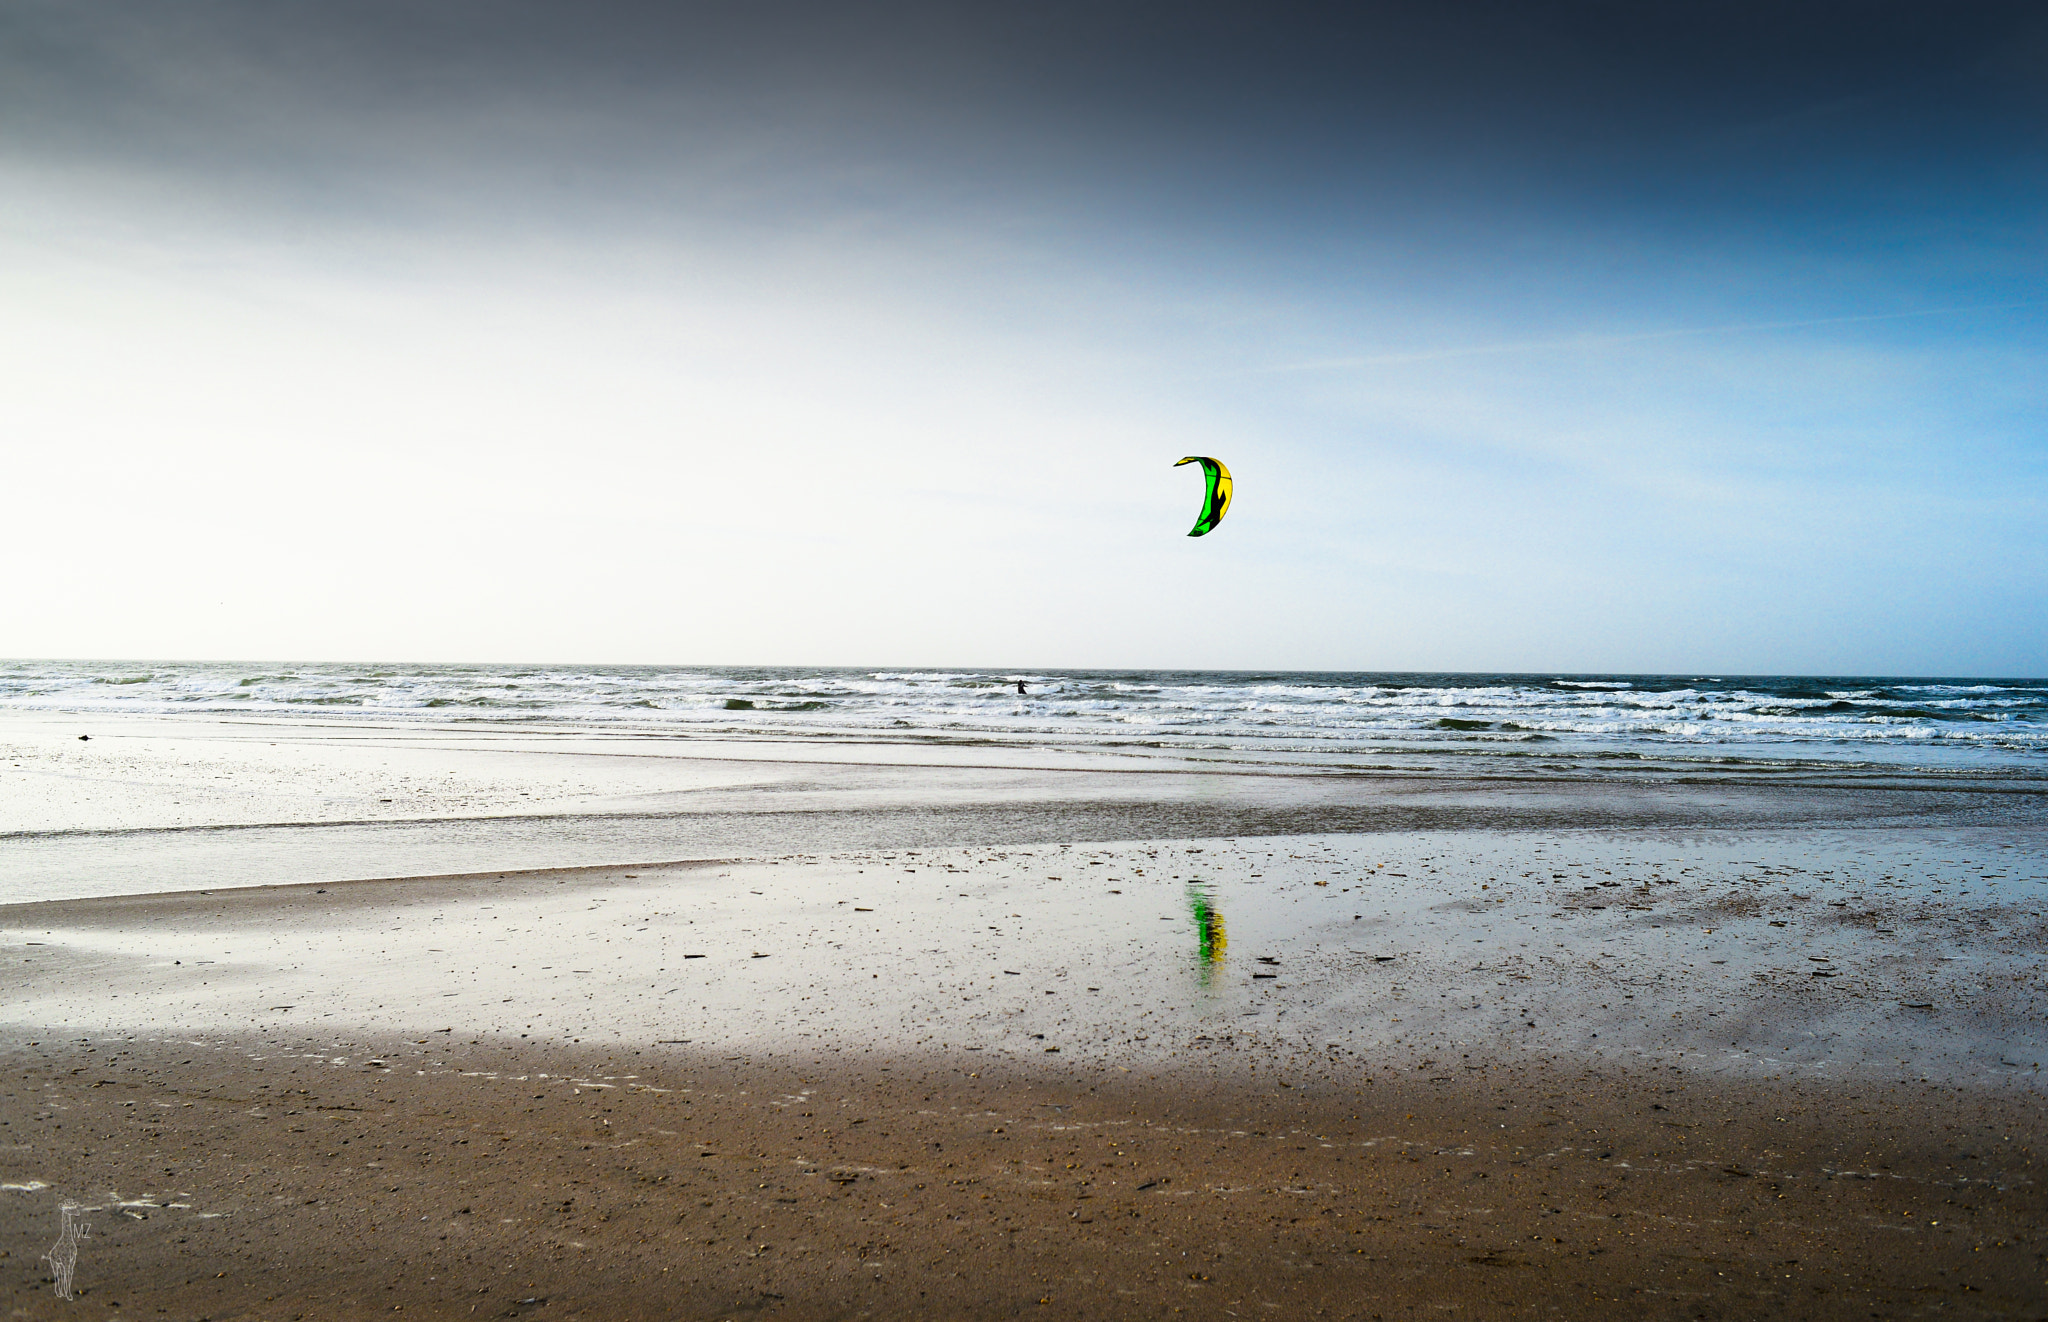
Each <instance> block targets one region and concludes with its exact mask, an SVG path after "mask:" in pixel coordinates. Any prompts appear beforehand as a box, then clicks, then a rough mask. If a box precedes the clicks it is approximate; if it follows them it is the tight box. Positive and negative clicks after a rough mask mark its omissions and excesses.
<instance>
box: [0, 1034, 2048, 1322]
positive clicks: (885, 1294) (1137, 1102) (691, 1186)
mask: <svg viewBox="0 0 2048 1322" xmlns="http://www.w3.org/2000/svg"><path fill="white" fill-rule="evenodd" d="M309 1046H313V1047H316V1048H317V1049H315V1050H307V1048H308V1047H309ZM330 1052H334V1054H329V1053H330ZM373 1052H374V1053H375V1054H372V1053H373ZM962 1064H964V1062H948V1061H945V1060H942V1059H935V1058H933V1057H931V1056H928V1055H922V1054H919V1055H910V1056H896V1057H886V1056H875V1057H870V1058H867V1059H865V1060H864V1061H863V1062H862V1063H861V1064H859V1065H857V1066H850V1065H848V1064H847V1063H846V1062H844V1061H843V1060H842V1061H828V1062H819V1061H815V1060H804V1059H800V1058H794V1057H784V1056H781V1055H775V1056H766V1055H763V1056H759V1057H741V1058H739V1059H729V1058H714V1057H712V1056H710V1055H709V1054H708V1053H692V1052H689V1051H680V1052H678V1051H669V1052H657V1051H654V1050H652V1049H646V1048H642V1049H638V1050H622V1051H600V1050H596V1049H592V1048H560V1047H558V1048H553V1049H538V1048H532V1047H520V1046H516V1045H512V1044H507V1043H502V1042H478V1043H477V1044H475V1045H472V1044H470V1043H469V1042H467V1041H464V1042H458V1043H447V1044H444V1043H442V1042H435V1041H431V1040H430V1041H428V1042H426V1043H419V1042H405V1041H397V1042H393V1043H391V1044H389V1045H387V1046H382V1047H374V1046H372V1045H371V1044H370V1043H367V1042H365V1043H360V1044H358V1045H357V1046H356V1047H354V1048H352V1049H351V1050H350V1052H349V1054H346V1055H344V1054H340V1053H339V1052H335V1051H334V1048H333V1045H332V1044H331V1043H327V1044H320V1043H308V1042H305V1041H298V1042H293V1041H289V1040H272V1041H269V1042H265V1043H256V1042H253V1041H243V1042H232V1043H227V1042H209V1043H207V1044H205V1045H198V1046H194V1045H182V1044H174V1043H165V1042H148V1041H137V1040H127V1041H118V1042H117V1041H110V1040H102V1041H96V1042H94V1043H91V1044H81V1043H69V1044H65V1045H63V1046H61V1047H58V1046H55V1045H53V1044H44V1045H42V1046H39V1047H26V1046H23V1047H18V1048H16V1049H15V1050H12V1051H10V1052H8V1053H7V1055H6V1057H5V1058H4V1061H0V1069H4V1074H0V1077H4V1079H5V1081H6V1083H5V1088H6V1092H7V1093H8V1094H9V1096H8V1097H7V1098H6V1105H7V1108H8V1109H7V1113H6V1118H7V1120H8V1122H9V1129H10V1130H11V1131H12V1133H13V1134H14V1135H16V1136H17V1137H18V1138H20V1139H26V1140H27V1143H26V1144H25V1145H17V1146H13V1147H11V1148H10V1149H9V1151H8V1157H7V1169H6V1180H7V1181H8V1182H9V1183H10V1184H24V1183H32V1182H33V1180H32V1179H24V1177H25V1176H27V1175H28V1173H29V1172H28V1169H27V1168H29V1167H33V1168H35V1169H36V1170H39V1171H41V1172H42V1173H43V1175H45V1176H48V1175H50V1174H52V1173H53V1172H56V1171H61V1172H62V1173H61V1174H59V1175H58V1178H59V1179H63V1178H64V1176H65V1175H69V1176H70V1177H71V1182H72V1183H73V1184H74V1185H76V1184H80V1183H83V1181H84V1177H83V1176H82V1175H80V1174H79V1172H83V1171H85V1170H91V1171H92V1173H93V1186H92V1187H93V1188H94V1189H95V1190H98V1191H99V1192H98V1193H97V1196H96V1197H95V1198H93V1199H92V1200H91V1201H93V1202H95V1203H96V1204H97V1205H98V1206H99V1208H100V1210H99V1211H97V1212H94V1213H92V1214H91V1218H90V1219H91V1222H92V1226H93V1229H92V1235H91V1237H90V1238H88V1239H86V1240H84V1241H82V1242H81V1247H80V1255H79V1262H78V1269H77V1282H78V1288H79V1289H80V1290H81V1291H82V1293H81V1295H80V1298H79V1300H78V1301H76V1302H73V1303H66V1302H65V1301H62V1300H59V1299H57V1298H56V1297H55V1295H54V1294H53V1293H51V1292H50V1286H49V1285H48V1284H47V1283H46V1278H47V1271H46V1270H42V1269H41V1264H38V1263H35V1262H34V1261H33V1259H34V1256H35V1255H37V1254H39V1253H41V1252H43V1251H45V1250H47V1248H48V1247H49V1242H50V1241H52V1240H53V1239H54V1238H55V1227H56V1216H55V1209H54V1202H53V1201H52V1199H51V1194H50V1191H40V1192H39V1193H37V1194H34V1195H23V1194H20V1193H9V1194H7V1195H5V1196H6V1197H8V1198H9V1199H10V1200H17V1201H15V1202H13V1203H11V1204H10V1214H9V1215H8V1216H7V1218H6V1221H5V1223H4V1227H0V1251H4V1252H5V1253H6V1255H7V1256H6V1258H4V1259H0V1271H4V1272H5V1274H6V1278H7V1279H8V1280H9V1285H10V1297H11V1302H12V1303H13V1305H14V1308H15V1312H14V1314H13V1315H14V1316H17V1317H30V1318H45V1317H47V1318H57V1317H74V1316H78V1315H79V1310H80V1309H81V1308H83V1309H86V1310H88V1311H90V1312H92V1313H94V1314H98V1315H105V1316H116V1315H130V1316H134V1315H140V1316H158V1315H167V1316H175V1317H186V1318H195V1317H207V1318H215V1319H225V1318H234V1317H262V1318H327V1317H368V1316H371V1315H376V1316H390V1315H392V1314H393V1313H398V1312H403V1313H404V1314H406V1315H412V1316H418V1315H425V1316H430V1317H450V1318H457V1317H572V1316H581V1317H592V1318H650V1319H652V1318H664V1319H666V1318H678V1317H685V1318H726V1317H755V1316H765V1317H799V1318H811V1317H820V1318H822V1317H877V1318H881V1317H906V1316H910V1317H1013V1316H1018V1315H1024V1316H1031V1317H1088V1318H1107V1317H1132V1316H1161V1317H1173V1316H1205V1317H1255V1316H1272V1317H1292V1316H1330V1317H1358V1318H1372V1317H1389V1318H1391V1317H1403V1316H1411V1315H1428V1314H1435V1313H1442V1312H1451V1313H1453V1314H1455V1315H1459V1316H1478V1317H1509V1316H1524V1315H1529V1316H1546V1317H1641V1316H1656V1317H1666V1316H1668V1317H1679V1316H1683V1317H1709V1318H1752V1317H1765V1316H1770V1317H1856V1318H1864V1317H1870V1316H1878V1317H1918V1316H1936V1315H1939V1316H1962V1317H2031V1316H2037V1315H2038V1312H2039V1308H2040V1303H2041V1300H2042V1297H2043V1295H2042V1290H2043V1286H2042V1279H2043V1262H2042V1256H2041V1255H2042V1249H2043V1242H2042V1237H2041V1230H2040V1227H2041V1225H2042V1224H2043V1212H2044V1207H2043V1201H2044V1200H2043V1198H2042V1195H2041V1191H2040V1188H2039V1185H2038V1183H2037V1179H2038V1172H2037V1165H2038V1161H2037V1154H2038V1153H2039V1152H2040V1144H2041V1141H2042V1139H2043V1137H2044V1135H2043V1133H2042V1126H2041V1125H2040V1120H2039V1110H2038V1107H2037V1106H2036V1105H2035V1104H2034V1102H2033V1100H2032V1099H2031V1098H2028V1097H2022V1096H2017V1095H1999V1096H1992V1095H1984V1094H1981V1093H1970V1092H1967V1091H1958V1090H1956V1089H1953V1088H1948V1087H1936V1086H1933V1085H1923V1086H1918V1087H1907V1088H1900V1087H1892V1086H1883V1085H1871V1086H1868V1087H1862V1088H1858V1087H1845V1086H1842V1085H1825V1084H1811V1083H1805V1082H1800V1083H1791V1084H1774V1085H1770V1086H1768V1087H1763V1086H1756V1085H1744V1084H1729V1083H1725V1082H1716V1081H1713V1080H1706V1079H1700V1078H1697V1077H1695V1076H1692V1075H1690V1074H1688V1073H1686V1072H1682V1071H1662V1070H1658V1071H1643V1072H1640V1073H1638V1072H1635V1071H1614V1070H1608V1071H1579V1072H1568V1071H1562V1070H1555V1069H1541V1068H1534V1067H1531V1068H1523V1069H1517V1070H1514V1071H1511V1072H1510V1071H1498V1070H1487V1071H1473V1072H1466V1071H1458V1072H1456V1073H1455V1074H1454V1075H1453V1076H1452V1077H1449V1078H1442V1079H1429V1078H1426V1077H1416V1076H1406V1075H1399V1074H1396V1073H1394V1072H1389V1071H1384V1070H1375V1071H1371V1072H1370V1073H1366V1072H1362V1071H1356V1070H1352V1069H1348V1068H1341V1067H1325V1066H1322V1065H1319V1064H1311V1063H1303V1064H1301V1065H1299V1066H1297V1067H1296V1068H1293V1069H1288V1070H1282V1071H1279V1072H1277V1073H1275V1074H1274V1075H1273V1076H1271V1077H1264V1076H1263V1075H1262V1076H1261V1077H1260V1078H1258V1079H1256V1080H1254V1079H1253V1078H1252V1077H1251V1076H1250V1075H1249V1073H1248V1072H1243V1071H1237V1070H1232V1069H1229V1068H1220V1069H1219V1068H1213V1067H1212V1065H1211V1063H1209V1062H1189V1063H1183V1064H1179V1065H1175V1066H1172V1067H1168V1068H1162V1069H1160V1070H1157V1071H1154V1072H1151V1073H1148V1074H1145V1075H1123V1074H1118V1073H1114V1072H1112V1073H1109V1074H1104V1073H1103V1072H1101V1071H1099V1070H1097V1069H1093V1068H1088V1067H1085V1066H1081V1067H1076V1066H1074V1065H1066V1066H1047V1065H1044V1064H1040V1063H1036V1062H1033V1063H1031V1064H1030V1065H1028V1066H1026V1065H1024V1064H1023V1063H1021V1062H1014V1061H1001V1062H998V1063H997V1066H996V1067H995V1068H988V1069H978V1070H969V1069H964V1068H962V1067H961V1066H962ZM31 1154H32V1155H31ZM24 1198H32V1200H33V1202H34V1203H35V1204H36V1205H37V1206H38V1207H39V1209H40V1210H41V1212H42V1214H39V1215H37V1216H34V1217H32V1218H31V1217H28V1216H25V1215H23V1214H22V1211H21V1209H20V1203H19V1200H22V1199H24ZM116 1307H118V1310H119V1312H118V1313H116V1312H115V1311H114V1310H115V1309H116Z"/></svg>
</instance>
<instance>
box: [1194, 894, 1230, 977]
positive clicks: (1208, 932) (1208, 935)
mask: <svg viewBox="0 0 2048 1322" xmlns="http://www.w3.org/2000/svg"><path fill="white" fill-rule="evenodd" d="M1188 909H1189V911H1190V912H1191V913H1193V914H1194V917H1195V940H1196V943H1197V945H1196V954H1197V958H1198V959H1199V960H1200V962H1201V966H1202V972H1203V973H1204V974H1206V973H1207V972H1208V971H1209V969H1210V967H1211V966H1212V965H1216V964H1221V963H1222V962H1223V947H1224V946H1226V945H1228V944H1230V938H1229V937H1227V936H1226V935H1224V932H1223V911H1222V910H1220V909H1218V908H1216V907H1215V906H1214V905H1212V904H1210V903H1209V897H1208V896H1206V895H1204V894H1202V892H1200V891H1198V890H1190V891H1189V892H1188Z"/></svg>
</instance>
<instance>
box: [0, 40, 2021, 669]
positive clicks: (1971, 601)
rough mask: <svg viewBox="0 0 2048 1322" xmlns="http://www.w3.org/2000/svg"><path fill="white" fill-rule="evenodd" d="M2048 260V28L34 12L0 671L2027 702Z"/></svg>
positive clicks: (24, 119)
mask: <svg viewBox="0 0 2048 1322" xmlns="http://www.w3.org/2000/svg"><path fill="white" fill-rule="evenodd" d="M2044 239H2048V9H2044V8H2043V7H2041V6H2039V5H2038V4H2031V3H2012V4H1997V3H1983V4H1977V3H1969V2H1968V0H1942V2H1940V3H1915V4H1897V3H1884V2H1882V0H1866V2H1863V3H1799V2H1798V0H1777V2H1776V3H1768V4H1763V3H1758V4H1752V3H1743V2H1742V0H1732V2H1715V3H1680V2H1673V3H1662V4H1656V5H1643V4H1640V3H1545V4H1530V3H1526V0H1513V2H1511V3H1497V4H1496V3H1455V2H1449V0H1434V2H1432V3H1413V4H1374V3H1354V4H1343V5H1305V4H1285V3H1260V4H1256V5H1254V4H1205V3H1200V2H1199V0H1195V2H1189V0H1183V2H1181V3H1173V4H1167V3H1128V2H1122V0H1091V2H1090V3H1086V4H1082V3H1065V2H1064V0H1054V2H1051V3H1033V4H1030V5H1022V4H1012V5H998V4H972V3H959V4H938V3H931V4H923V3H893V2H889V0H884V2H882V3H873V4H847V3H845V2H844V0H836V2H834V3H812V2H810V0H804V2H801V3H784V2H782V0H726V2H723V3H704V4H692V3H666V4H652V3H649V4H633V3H615V2H612V0H578V3H576V4H567V3H556V4H539V3H530V2H529V0H488V2H486V0H431V2H424V3H423V2H421V0H407V2H405V3H379V2H377V0H364V2H361V3H347V4H317V3H310V2H307V3H286V2H283V0H261V2H257V0H247V2H243V0H234V2H223V3H209V2H207V0H189V2H181V0H147V2H146V3H145V2H142V0H137V2H135V3H97V2H95V0H0V383H4V389H0V454H4V462H5V464H6V471H7V475H8V480H7V482H6V485H5V488H4V490H5V491H6V493H7V497H8V499H7V501H6V511H7V515H6V529H7V533H8V543H9V557H8V559H9V564H10V570H11V572H9V573H8V574H6V575H5V577H4V580H0V655H7V656H15V657H107V658H137V659H174V658H236V659H281V660H282V659H291V660H417V661H428V660H438V661H449V660H471V661H523V662H542V661H559V662H622V663H673V664H790V665H810V664H818V665H826V664H844V665H934V666H942V665H945V666H950V665H957V666H984V667H1020V666H1021V667H1036V668H1082V667H1126V666H1130V667H1182V668H1219V669H1315V670H1357V669H1403V670H1465V671H1471V670H1484V671H1521V670H1546V671H1572V672H1688V671H1695V670H1698V671H1710V672H1714V673H1836V674H1839V673H1858V674H1916V675H2002V676H2029V675H2030V676H2041V675H2048V557H2044V548H2048V501H2044V494H2043V493H2044V478H2048V423H2044V416H2048V414H2044V405H2048V243H2044ZM1184 455H1213V456H1215V457H1217V458H1219V459H1221V460H1222V461H1223V462H1224V463H1226V464H1227V465H1229V466H1230V468H1231V470H1232V471H1233V473H1234V474H1235V476H1236V479H1237V500H1236V503H1235V505H1234V507H1233V508H1232V510H1231V513H1230V515H1229V517H1228V518H1227V519H1226V520H1225V522H1224V523H1223V524H1222V526H1221V527H1220V528H1218V529H1217V530H1216V531H1215V532H1213V533H1211V534H1210V535H1208V536H1207V537H1202V538H1189V537H1188V536H1187V535H1186V533H1187V529H1188V528H1189V527H1190V526H1192V524H1193V522H1194V518H1195V514H1196V513H1197V510H1198V507H1199V504H1200V496H1201V477H1200V474H1199V472H1198V471H1197V469H1196V468H1195V467H1194V466H1192V465H1191V466H1189V467H1186V468H1180V469H1175V468H1174V467H1173V466H1172V465H1173V463H1174V461H1175V460H1177V459H1179V458H1181V457H1182V456H1184Z"/></svg>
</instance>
